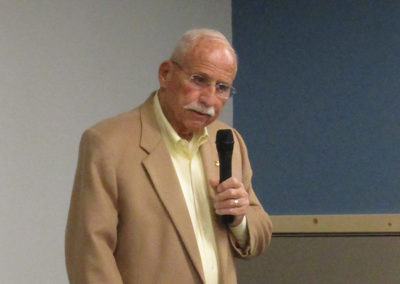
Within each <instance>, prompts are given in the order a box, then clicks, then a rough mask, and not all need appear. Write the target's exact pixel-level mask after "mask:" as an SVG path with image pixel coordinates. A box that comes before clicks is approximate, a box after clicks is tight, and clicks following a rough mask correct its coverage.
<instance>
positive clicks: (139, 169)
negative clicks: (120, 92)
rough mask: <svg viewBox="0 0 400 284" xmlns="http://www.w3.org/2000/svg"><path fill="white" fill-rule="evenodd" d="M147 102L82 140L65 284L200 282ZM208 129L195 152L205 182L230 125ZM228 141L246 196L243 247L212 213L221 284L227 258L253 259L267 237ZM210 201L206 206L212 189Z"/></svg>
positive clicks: (184, 215) (180, 200) (245, 166)
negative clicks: (67, 283)
mask: <svg viewBox="0 0 400 284" xmlns="http://www.w3.org/2000/svg"><path fill="white" fill-rule="evenodd" d="M152 98H153V95H152V96H151V97H150V98H149V99H148V100H147V101H146V102H145V103H144V104H143V105H142V106H140V107H139V108H137V109H134V110H132V111H130V112H127V113H123V114H121V115H118V116H116V117H114V118H110V119H107V120H105V121H102V122H100V123H98V124H96V125H95V126H93V127H91V128H90V129H88V130H86V131H85V133H84V134H83V136H82V140H81V145H80V150H79V161H78V167H77V172H76V177H75V183H74V188H73V191H72V198H71V205H70V211H69V216H68V224H67V229H66V247H65V250H66V264H67V271H68V276H69V279H70V283H74V284H75V283H82V284H83V283H85V284H88V283H90V284H91V283H93V284H100V283H110V284H117V283H126V284H134V283H140V284H146V283H163V284H165V283H167V284H168V283H178V284H179V283H184V284H188V283H204V275H203V270H202V265H201V259H200V254H199V251H198V247H197V243H196V238H195V235H194V232H193V229H192V224H191V220H190V217H189V212H188V210H187V208H186V204H185V200H184V197H183V193H182V191H181V189H180V184H179V181H178V178H177V175H176V173H175V171H174V167H173V164H172V161H171V159H170V156H169V153H168V150H167V148H166V146H165V144H164V143H163V140H162V137H161V134H160V132H159V129H158V126H157V123H156V120H155V117H154V113H153V109H152ZM207 128H208V132H209V136H210V137H209V141H208V142H207V143H205V144H204V145H203V146H201V149H200V151H201V155H202V159H203V164H204V170H205V174H206V177H207V179H209V178H212V177H219V169H218V167H217V166H216V161H217V160H218V154H217V151H216V147H215V142H214V141H215V135H216V131H217V130H218V129H220V128H229V126H228V125H226V124H224V123H222V122H218V121H216V122H214V123H212V124H210V125H209V126H208V127H207ZM234 136H235V146H234V153H233V163H232V164H233V166H232V175H233V176H235V177H237V178H239V179H241V180H242V182H243V184H244V185H245V187H246V189H248V191H249V193H250V202H251V206H250V207H249V209H248V211H247V213H246V216H247V222H248V229H249V235H250V241H249V245H248V247H247V248H246V249H245V250H240V249H239V247H238V246H237V245H236V244H235V241H234V239H233V237H232V236H230V234H229V229H227V228H226V226H225V225H223V224H221V222H220V221H219V218H217V216H216V215H215V213H213V214H214V217H215V218H213V219H214V230H215V236H216V242H217V246H218V256H219V267H220V275H221V280H220V283H227V284H228V283H229V284H232V283H236V273H235V267H234V262H233V255H236V256H240V257H249V256H254V255H257V254H260V253H261V252H262V251H263V250H264V249H265V248H266V247H267V246H268V244H269V242H270V238H271V222H270V219H269V217H268V215H267V214H266V213H265V211H264V210H263V208H262V207H261V205H260V203H259V201H258V200H257V198H256V196H255V195H254V192H253V189H252V187H251V181H250V179H251V169H250V164H249V160H248V156H247V150H246V147H245V144H244V143H243V140H242V138H241V137H240V135H239V134H238V133H237V132H236V131H234ZM209 197H210V200H211V201H210V204H213V203H212V199H213V198H214V191H213V189H212V188H211V187H210V188H209ZM210 210H212V209H210ZM212 212H214V210H212Z"/></svg>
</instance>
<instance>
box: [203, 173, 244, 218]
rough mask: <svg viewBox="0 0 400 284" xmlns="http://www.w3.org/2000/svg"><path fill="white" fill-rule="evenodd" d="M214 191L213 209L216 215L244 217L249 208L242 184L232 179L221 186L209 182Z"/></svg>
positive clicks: (214, 182)
mask: <svg viewBox="0 0 400 284" xmlns="http://www.w3.org/2000/svg"><path fill="white" fill-rule="evenodd" d="M210 185H211V186H213V188H214V189H215V191H216V195H215V202H214V208H215V212H216V213H217V214H218V215H234V216H239V215H244V214H245V211H246V209H247V207H248V206H249V203H250V202H249V195H248V193H247V191H246V190H245V188H244V186H243V184H242V183H241V182H239V181H238V180H237V179H236V178H234V177H232V178H229V179H227V180H225V181H224V182H222V183H221V184H218V180H215V179H213V180H210Z"/></svg>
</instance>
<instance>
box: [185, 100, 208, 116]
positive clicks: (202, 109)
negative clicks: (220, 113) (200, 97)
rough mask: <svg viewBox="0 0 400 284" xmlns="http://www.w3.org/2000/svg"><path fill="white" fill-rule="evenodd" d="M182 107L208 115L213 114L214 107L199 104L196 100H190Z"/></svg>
mask: <svg viewBox="0 0 400 284" xmlns="http://www.w3.org/2000/svg"><path fill="white" fill-rule="evenodd" d="M183 108H184V109H189V110H194V111H197V112H200V113H202V114H207V115H209V116H214V115H215V109H214V107H213V106H211V107H205V106H203V105H201V104H199V103H198V102H192V103H190V104H188V105H185V106H184V107H183Z"/></svg>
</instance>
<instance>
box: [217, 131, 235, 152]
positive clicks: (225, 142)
mask: <svg viewBox="0 0 400 284" xmlns="http://www.w3.org/2000/svg"><path fill="white" fill-rule="evenodd" d="M215 143H216V144H217V150H218V152H226V151H232V150H233V143H234V142H233V134H232V130H230V129H220V130H218V131H217V138H216V141H215Z"/></svg>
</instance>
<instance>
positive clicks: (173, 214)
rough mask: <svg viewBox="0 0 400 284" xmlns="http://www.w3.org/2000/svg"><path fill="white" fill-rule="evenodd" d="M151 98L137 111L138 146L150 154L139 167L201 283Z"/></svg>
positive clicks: (197, 260) (198, 262)
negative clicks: (138, 120)
mask: <svg viewBox="0 0 400 284" xmlns="http://www.w3.org/2000/svg"><path fill="white" fill-rule="evenodd" d="M153 97H154V95H152V96H150V98H149V99H148V100H147V101H146V102H145V103H144V104H143V106H142V107H141V109H140V112H141V123H142V137H141V142H140V143H141V145H140V146H141V147H142V148H143V149H144V150H145V151H146V152H148V154H149V155H148V156H147V157H146V158H145V159H144V160H143V162H142V163H143V165H144V167H145V168H146V170H147V172H148V174H149V177H150V179H151V181H152V183H153V185H154V189H155V191H156V192H157V194H158V196H159V198H160V200H161V202H162V203H163V204H164V206H165V208H166V211H167V212H168V214H169V216H170V218H171V220H172V223H173V224H174V225H175V227H176V230H177V231H178V233H179V235H180V237H181V240H182V242H183V244H184V246H185V248H186V249H187V251H188V254H189V256H190V258H191V260H192V262H193V265H194V267H195V268H196V269H197V272H198V273H199V275H200V278H201V279H202V280H203V282H204V275H203V268H202V263H201V258H200V254H199V249H198V246H197V241H196V237H195V235H194V231H193V226H192V222H191V220H190V215H189V211H188V209H187V207H186V202H185V199H184V196H183V193H182V190H181V187H180V183H179V180H178V177H177V175H176V173H175V169H174V165H173V163H172V160H171V158H170V155H169V153H168V149H167V147H166V146H165V143H164V142H163V140H162V136H161V133H160V131H159V129H158V125H157V122H156V119H155V116H154V111H153V104H152V100H153Z"/></svg>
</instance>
